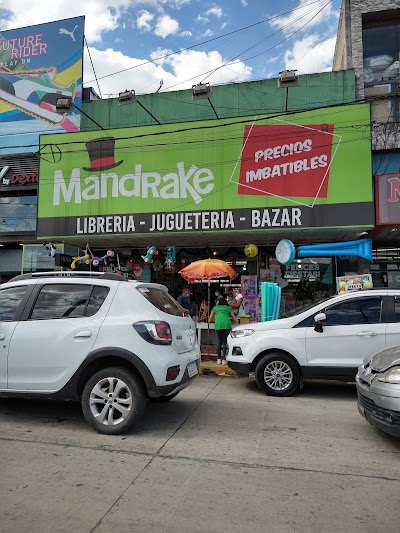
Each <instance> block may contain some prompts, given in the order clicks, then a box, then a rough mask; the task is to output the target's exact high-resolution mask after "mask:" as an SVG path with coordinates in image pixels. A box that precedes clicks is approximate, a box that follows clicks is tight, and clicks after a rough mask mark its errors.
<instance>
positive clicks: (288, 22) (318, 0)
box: [270, 0, 333, 33]
mask: <svg viewBox="0 0 400 533" xmlns="http://www.w3.org/2000/svg"><path fill="white" fill-rule="evenodd" d="M326 4H327V2H326V0H315V1H314V2H313V3H312V4H311V5H310V1H309V0H299V4H298V6H297V7H296V8H295V9H294V10H293V11H292V12H291V13H289V14H288V15H287V16H283V17H279V18H275V19H273V20H271V21H270V24H271V25H272V26H274V27H276V28H279V29H282V30H284V31H285V32H286V33H292V32H293V31H295V30H299V29H300V28H302V27H303V26H304V31H306V30H308V29H309V28H311V27H313V26H316V25H318V24H320V23H321V22H322V21H324V20H327V19H329V17H330V16H331V15H332V13H333V8H332V2H331V3H329V4H328V5H326ZM324 5H325V6H326V7H325V8H324V9H322V11H321V12H320V13H318V12H319V11H320V10H321V8H322V7H323V6H324ZM317 13H318V15H317ZM313 17H315V18H313Z"/></svg>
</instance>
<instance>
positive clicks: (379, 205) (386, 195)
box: [375, 172, 400, 226]
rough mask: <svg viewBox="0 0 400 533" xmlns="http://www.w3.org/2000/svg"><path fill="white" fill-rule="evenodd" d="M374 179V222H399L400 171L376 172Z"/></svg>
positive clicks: (388, 223) (383, 224) (385, 223)
mask: <svg viewBox="0 0 400 533" xmlns="http://www.w3.org/2000/svg"><path fill="white" fill-rule="evenodd" d="M375 180H376V182H375V188H376V223H377V224H378V225H380V226H385V225H392V224H400V172H392V173H390V174H377V175H376V176H375Z"/></svg>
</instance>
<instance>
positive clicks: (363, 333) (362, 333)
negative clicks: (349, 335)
mask: <svg viewBox="0 0 400 533" xmlns="http://www.w3.org/2000/svg"><path fill="white" fill-rule="evenodd" d="M357 335H358V336H359V337H375V336H376V335H377V334H376V333H375V331H360V333H357Z"/></svg>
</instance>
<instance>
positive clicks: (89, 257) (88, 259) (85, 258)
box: [71, 244, 115, 270]
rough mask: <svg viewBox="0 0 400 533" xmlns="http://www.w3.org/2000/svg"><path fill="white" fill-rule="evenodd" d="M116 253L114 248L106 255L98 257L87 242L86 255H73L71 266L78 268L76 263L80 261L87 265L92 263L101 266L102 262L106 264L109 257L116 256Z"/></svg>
mask: <svg viewBox="0 0 400 533" xmlns="http://www.w3.org/2000/svg"><path fill="white" fill-rule="evenodd" d="M114 255H115V253H114V252H113V251H112V250H108V251H107V253H106V254H105V255H103V256H102V257H98V256H96V255H93V252H92V250H91V249H90V246H89V245H88V244H87V245H86V247H85V253H84V255H81V256H77V257H73V258H72V259H73V261H72V263H71V268H72V270H74V269H75V268H76V265H77V264H79V263H84V264H86V265H89V264H90V263H92V265H93V266H95V267H96V266H99V265H100V263H104V265H107V259H111V257H114Z"/></svg>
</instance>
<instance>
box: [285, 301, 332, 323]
mask: <svg viewBox="0 0 400 533" xmlns="http://www.w3.org/2000/svg"><path fill="white" fill-rule="evenodd" d="M331 299H332V296H329V297H327V298H321V299H320V300H318V301H317V302H311V303H309V304H306V305H299V306H297V307H295V308H294V309H292V310H291V311H289V312H288V313H286V314H285V315H284V316H283V317H282V318H289V317H292V316H296V315H299V314H300V313H304V311H308V310H309V309H311V308H312V307H315V306H316V305H319V304H322V303H323V302H327V301H328V300H331Z"/></svg>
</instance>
